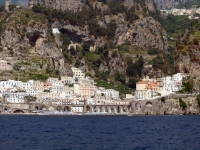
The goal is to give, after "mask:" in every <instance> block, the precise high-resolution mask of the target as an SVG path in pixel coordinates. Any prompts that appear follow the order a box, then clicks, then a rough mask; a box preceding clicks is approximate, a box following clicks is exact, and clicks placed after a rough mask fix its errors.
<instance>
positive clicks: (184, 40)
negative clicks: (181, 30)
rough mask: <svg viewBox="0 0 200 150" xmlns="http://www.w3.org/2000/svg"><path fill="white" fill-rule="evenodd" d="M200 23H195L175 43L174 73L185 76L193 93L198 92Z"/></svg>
mask: <svg viewBox="0 0 200 150" xmlns="http://www.w3.org/2000/svg"><path fill="white" fill-rule="evenodd" d="M199 32H200V22H199V21H197V22H196V23H195V24H193V26H191V28H190V30H186V32H185V34H183V36H182V37H181V38H180V39H179V41H178V43H177V46H178V47H177V52H176V58H175V69H176V72H180V73H185V74H187V75H188V76H189V77H190V78H191V79H192V80H193V84H194V89H193V90H194V91H196V92H199V90H200V59H199V57H200V44H199V43H200V38H199Z"/></svg>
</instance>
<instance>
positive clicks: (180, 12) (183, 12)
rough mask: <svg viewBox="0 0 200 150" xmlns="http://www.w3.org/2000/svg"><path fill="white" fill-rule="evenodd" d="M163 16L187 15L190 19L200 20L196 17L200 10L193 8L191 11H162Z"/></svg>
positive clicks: (175, 9) (174, 9)
mask: <svg viewBox="0 0 200 150" xmlns="http://www.w3.org/2000/svg"><path fill="white" fill-rule="evenodd" d="M160 11H161V13H163V14H173V15H175V16H181V15H186V16H188V17H189V19H199V17H195V14H200V8H191V9H185V8H184V9H177V8H173V9H171V10H160Z"/></svg>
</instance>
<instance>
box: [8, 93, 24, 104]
mask: <svg viewBox="0 0 200 150" xmlns="http://www.w3.org/2000/svg"><path fill="white" fill-rule="evenodd" d="M25 96H27V93H25V92H19V93H18V92H17V93H8V94H6V95H5V98H6V101H7V102H8V103H24V97H25Z"/></svg>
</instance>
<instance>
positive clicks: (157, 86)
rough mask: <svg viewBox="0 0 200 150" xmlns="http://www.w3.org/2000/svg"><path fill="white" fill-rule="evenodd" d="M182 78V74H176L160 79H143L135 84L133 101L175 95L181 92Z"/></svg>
mask: <svg viewBox="0 0 200 150" xmlns="http://www.w3.org/2000/svg"><path fill="white" fill-rule="evenodd" d="M184 77H185V75H184V74H181V73H177V74H174V75H172V76H165V77H162V78H160V79H149V78H147V79H143V80H142V81H140V82H137V83H136V91H135V99H136V100H146V99H153V98H157V97H160V96H167V95H170V94H173V93H176V92H178V91H179V90H181V87H182V81H183V78H184Z"/></svg>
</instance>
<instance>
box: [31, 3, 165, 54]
mask: <svg viewBox="0 0 200 150" xmlns="http://www.w3.org/2000/svg"><path fill="white" fill-rule="evenodd" d="M37 3H39V4H40V5H41V6H44V7H51V8H52V9H57V10H60V9H61V10H70V11H74V12H77V14H78V12H79V11H80V12H83V13H87V12H86V11H85V10H86V9H89V8H88V7H93V9H94V10H95V11H101V15H100V14H99V15H97V16H96V19H97V21H98V25H99V26H101V27H102V28H103V29H105V28H108V25H109V23H111V22H112V21H113V20H114V22H116V30H115V35H114V37H113V38H112V39H109V40H112V42H113V43H114V44H115V45H121V44H123V43H124V42H127V41H129V42H130V43H131V44H134V45H136V46H139V47H155V48H159V49H160V50H164V51H167V49H168V43H167V35H166V32H165V30H163V28H162V27H161V25H160V24H159V23H158V21H156V20H155V19H154V18H153V17H152V16H151V14H155V13H156V7H155V3H154V1H153V0H145V1H144V2H138V1H136V0H125V1H121V0H118V1H114V2H112V3H109V1H106V3H103V2H100V1H91V2H90V3H89V5H88V4H87V3H85V2H84V1H81V0H76V1H74V0H66V1H62V0H55V1H54V2H50V0H44V1H43V0H41V1H38V0H30V2H29V6H30V7H32V6H33V5H35V4H37ZM119 4H120V5H119ZM112 5H113V6H112ZM116 5H119V7H122V8H123V9H124V11H122V12H119V11H121V10H120V9H119V11H118V12H117V13H116V12H113V11H114V10H113V8H111V7H115V6H116ZM131 8H132V9H131ZM116 9H118V7H116ZM129 9H131V10H129ZM128 10H129V11H130V12H129V13H125V12H128ZM104 14H105V15H104ZM133 16H134V17H133ZM128 17H129V18H131V17H132V20H131V21H130V20H128V19H127V18H128ZM78 24H79V23H78ZM78 24H73V23H71V22H67V23H64V24H63V22H62V23H61V22H60V23H58V24H57V27H58V28H60V30H63V31H64V32H65V33H67V35H68V36H69V37H70V39H71V40H72V41H73V42H75V43H77V42H78V43H81V44H82V43H85V42H87V43H89V44H90V46H91V50H92V51H93V50H95V49H96V48H97V47H101V46H103V45H104V44H105V43H106V41H107V40H108V39H106V37H105V36H101V35H94V34H93V33H91V31H90V29H89V28H88V25H87V24H85V25H81V26H80V25H78ZM94 26H96V25H94Z"/></svg>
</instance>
